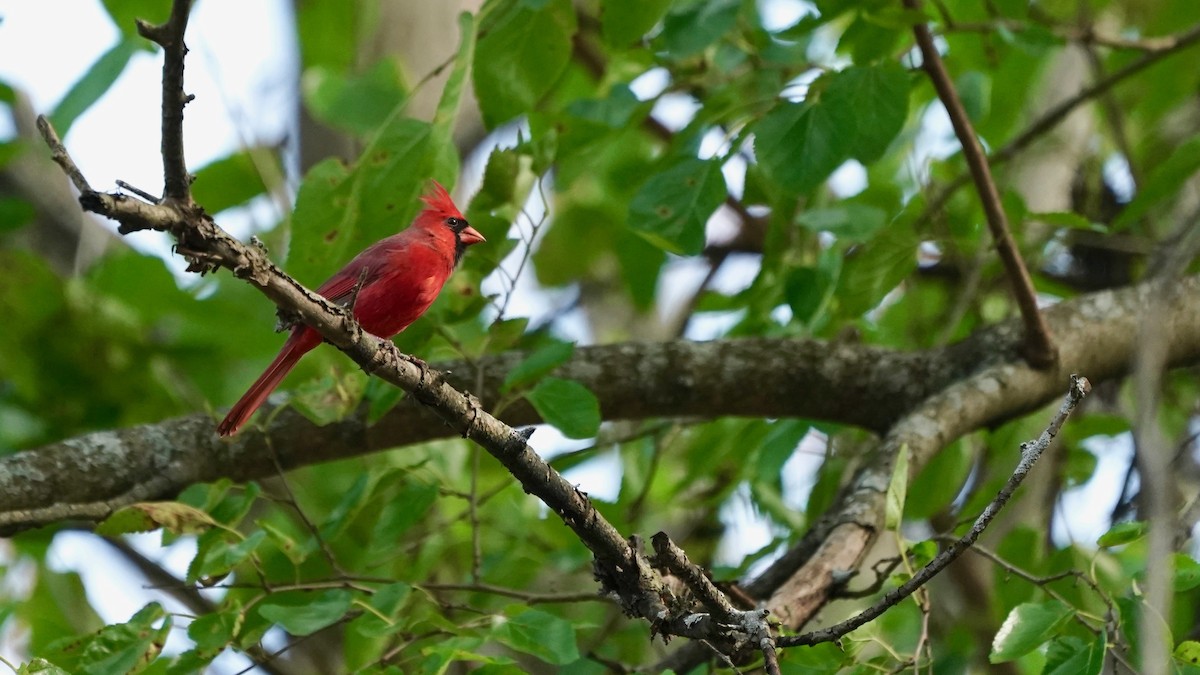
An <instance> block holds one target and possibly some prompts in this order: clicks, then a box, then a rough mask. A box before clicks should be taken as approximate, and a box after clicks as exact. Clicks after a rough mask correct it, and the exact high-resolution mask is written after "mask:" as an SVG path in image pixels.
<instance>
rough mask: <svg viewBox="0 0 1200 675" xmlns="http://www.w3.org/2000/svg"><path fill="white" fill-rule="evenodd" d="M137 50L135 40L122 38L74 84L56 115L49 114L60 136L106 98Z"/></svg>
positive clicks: (58, 106) (57, 109) (64, 97)
mask: <svg viewBox="0 0 1200 675" xmlns="http://www.w3.org/2000/svg"><path fill="white" fill-rule="evenodd" d="M138 49H139V45H138V43H137V41H136V40H134V39H133V38H124V39H122V40H121V41H120V42H118V43H117V44H115V45H113V46H112V47H111V48H110V49H109V50H108V51H107V52H105V53H104V54H103V55H102V56H101V57H100V58H99V59H96V62H95V63H93V64H92V67H91V68H88V71H87V72H86V73H84V74H83V77H81V78H79V80H78V81H76V82H75V84H73V85H71V88H70V89H69V90H68V91H67V93H66V94H65V95H63V97H62V100H61V101H59V102H58V105H56V106H54V112H52V113H50V121H51V123H53V124H54V128H55V129H56V130H57V131H58V134H59V136H66V135H67V131H68V130H69V129H70V128H71V125H72V124H74V123H75V120H76V119H78V118H79V116H80V115H82V114H83V113H84V112H85V111H86V110H87V109H88V108H90V107H92V104H94V103H95V102H96V101H99V100H100V97H102V96H104V94H105V93H106V92H107V91H108V90H109V88H110V87H112V85H113V83H114V82H116V81H117V78H118V77H120V76H121V73H122V72H124V70H125V65H126V64H128V63H129V59H130V58H132V57H133V55H134V54H135V53H137V51H138Z"/></svg>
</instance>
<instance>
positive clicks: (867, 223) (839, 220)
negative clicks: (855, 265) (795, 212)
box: [796, 202, 887, 242]
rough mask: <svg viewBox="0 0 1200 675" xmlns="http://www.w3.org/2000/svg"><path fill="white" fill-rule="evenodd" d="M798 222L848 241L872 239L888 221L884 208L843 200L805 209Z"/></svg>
mask: <svg viewBox="0 0 1200 675" xmlns="http://www.w3.org/2000/svg"><path fill="white" fill-rule="evenodd" d="M796 222H798V223H800V224H801V225H803V226H804V227H806V228H808V229H810V230H812V231H813V232H828V233H829V234H832V235H834V236H836V237H838V238H839V239H844V240H845V241H847V242H864V241H868V240H870V239H871V238H872V237H873V236H875V233H877V232H878V231H879V230H880V229H882V228H883V226H884V225H885V224H886V223H887V214H886V213H884V211H883V209H878V208H875V207H874V206H867V205H866V204H857V203H854V202H842V203H840V204H838V205H837V206H831V207H828V208H821V209H812V210H811V211H805V212H804V213H802V214H800V215H799V216H798V217H797V218H796Z"/></svg>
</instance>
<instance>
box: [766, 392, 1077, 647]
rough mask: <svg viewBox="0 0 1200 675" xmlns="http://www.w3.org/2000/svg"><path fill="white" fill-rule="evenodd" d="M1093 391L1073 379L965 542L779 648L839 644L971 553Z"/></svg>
mask: <svg viewBox="0 0 1200 675" xmlns="http://www.w3.org/2000/svg"><path fill="white" fill-rule="evenodd" d="M1091 390H1092V385H1091V383H1090V382H1088V380H1087V378H1086V377H1080V376H1078V375H1072V376H1071V387H1070V389H1069V390H1068V391H1067V396H1066V398H1065V399H1064V400H1063V404H1062V406H1061V407H1059V409H1058V413H1057V414H1055V416H1054V418H1053V419H1051V420H1050V424H1049V426H1047V427H1046V429H1045V430H1044V431H1042V434H1041V436H1039V437H1038V438H1037V440H1036V441H1034V442H1032V443H1023V444H1021V461H1020V462H1018V463H1017V468H1016V469H1015V470H1014V471H1013V473H1012V475H1011V476H1009V478H1008V481H1007V482H1005V484H1004V487H1002V488H1001V489H1000V492H999V493H997V494H996V497H995V498H994V499H993V500H992V501H991V502H989V503H988V505H987V506H986V507H984V509H983V513H980V514H979V517H978V518H977V519H976V520H975V524H974V525H973V526H972V527H971V529H970V531H969V532H967V533H966V534H965V535H963V537H962V538H961V539H959V540H957V541H955V542H954V543H953V544H951V545H950V546H949V547H947V548H946V550H944V551H942V552H941V553H939V554H938V555H937V556H936V557H935V558H934V559H933V560H931V561H929V564H927V565H925V567H923V568H921V569H920V570H919V571H918V572H917V573H916V574H914V575H913V576H912V577H911V578H910V579H909V580H908V581H906V582H904V583H903V584H901V585H900V586H899V587H897V588H896V589H894V590H892V591H889V592H888V593H887V594H885V595H884V596H883V597H882V598H880V599H879V601H878V602H876V603H875V604H874V605H871V606H870V607H868V608H867V609H865V610H863V611H862V612H859V613H858V614H856V615H855V616H853V617H851V618H849V619H847V620H845V621H842V622H841V623H838V624H835V625H833V626H830V627H828V628H823V629H821V630H816V631H812V632H810V633H805V634H803V635H796V636H792V637H784V638H780V639H779V640H778V641H777V642H778V645H779V646H780V647H797V646H801V645H815V644H818V643H821V642H831V641H833V640H836V639H838V638H840V637H842V636H843V635H846V634H847V633H849V632H850V631H852V630H855V629H857V628H860V627H861V626H863V625H865V624H866V623H868V622H870V621H873V620H875V619H876V618H878V617H879V616H880V615H881V614H883V613H884V612H886V611H887V610H888V609H890V608H892V607H894V606H896V605H897V604H898V603H899V602H900V601H902V600H904V599H905V598H907V597H908V596H910V595H912V594H913V592H915V591H916V590H917V589H919V588H921V587H922V586H924V585H925V584H926V583H928V582H929V580H930V579H932V578H933V577H935V576H937V575H938V574H939V573H940V572H941V571H942V570H943V569H945V568H946V566H947V565H949V564H950V563H952V562H954V561H955V560H956V559H957V558H958V557H959V556H960V555H962V554H963V552H964V551H966V550H967V549H969V548H970V547H971V545H972V544H974V543H975V540H976V539H978V538H979V535H981V534H983V531H984V530H985V529H987V526H988V525H989V524H990V523H991V522H992V519H993V518H995V517H996V515H997V514H999V513H1000V509H1002V508H1004V505H1005V504H1006V503H1007V502H1008V500H1009V498H1010V497H1012V495H1013V492H1015V491H1016V489H1017V487H1018V486H1020V485H1021V482H1022V481H1024V480H1025V477H1026V476H1028V475H1029V471H1030V469H1032V468H1033V465H1034V463H1035V462H1037V460H1038V458H1040V457H1041V456H1042V453H1043V452H1045V451H1046V448H1048V447H1050V442H1051V441H1053V440H1054V438H1055V436H1057V435H1058V432H1059V430H1060V429H1062V425H1063V423H1064V422H1066V421H1067V418H1068V417H1070V415H1071V413H1072V412H1073V411H1074V410H1075V406H1077V405H1079V402H1080V401H1082V400H1083V398H1084V397H1085V396H1087V395H1088V393H1089V392H1090V391H1091Z"/></svg>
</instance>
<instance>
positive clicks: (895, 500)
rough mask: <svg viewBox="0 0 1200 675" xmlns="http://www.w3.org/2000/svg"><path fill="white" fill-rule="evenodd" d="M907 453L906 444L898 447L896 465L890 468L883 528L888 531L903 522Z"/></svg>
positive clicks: (906, 488) (906, 480) (906, 484)
mask: <svg viewBox="0 0 1200 675" xmlns="http://www.w3.org/2000/svg"><path fill="white" fill-rule="evenodd" d="M908 452H909V451H908V443H905V444H903V445H901V446H900V451H899V452H898V453H897V454H896V465H895V466H894V467H892V480H891V481H889V482H888V488H887V505H886V516H885V518H884V523H885V524H884V527H886V528H887V529H889V530H895V529H897V528H898V527H900V523H901V521H903V520H904V499H905V496H906V495H907V494H908Z"/></svg>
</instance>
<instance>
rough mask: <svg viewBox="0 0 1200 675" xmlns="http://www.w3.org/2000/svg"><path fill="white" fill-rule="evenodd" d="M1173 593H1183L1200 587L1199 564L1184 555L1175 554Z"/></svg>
mask: <svg viewBox="0 0 1200 675" xmlns="http://www.w3.org/2000/svg"><path fill="white" fill-rule="evenodd" d="M1174 581H1175V592H1176V593H1183V592H1184V591H1190V590H1192V589H1193V588H1195V587H1197V586H1200V563H1198V562H1196V561H1195V560H1194V559H1193V558H1192V557H1191V556H1189V555H1186V554H1184V553H1176V554H1175V580H1174Z"/></svg>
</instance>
